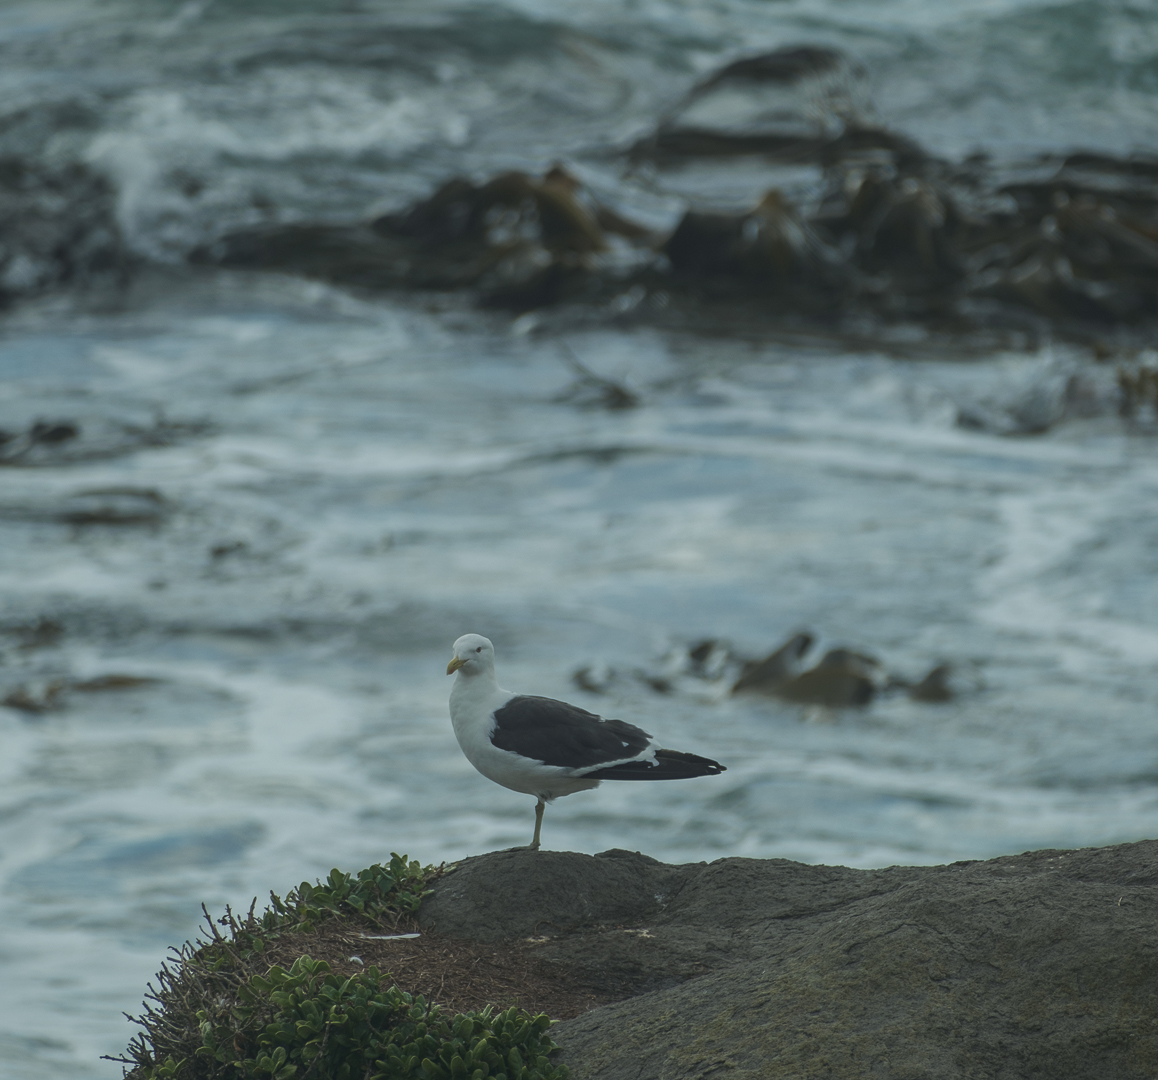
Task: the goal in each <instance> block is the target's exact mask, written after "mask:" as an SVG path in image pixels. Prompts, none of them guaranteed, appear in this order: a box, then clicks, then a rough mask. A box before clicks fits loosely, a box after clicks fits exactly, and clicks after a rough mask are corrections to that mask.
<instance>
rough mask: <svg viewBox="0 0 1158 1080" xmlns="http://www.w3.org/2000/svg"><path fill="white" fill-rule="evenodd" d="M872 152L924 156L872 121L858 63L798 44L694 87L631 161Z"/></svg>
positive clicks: (830, 157)
mask: <svg viewBox="0 0 1158 1080" xmlns="http://www.w3.org/2000/svg"><path fill="white" fill-rule="evenodd" d="M874 152H875V153H876V154H882V153H883V154H884V155H885V156H886V157H893V156H896V157H898V158H900V159H903V160H906V161H908V160H910V159H919V158H922V157H923V156H924V155H923V154H922V153H921V151H920V150H919V148H918V147H917V146H916V144H914V143H912V142H911V141H910V140H907V139H904V138H903V137H902V136H899V135H896V134H894V133H892V132H888V131H886V130H884V129H882V128H880V127H879V126H878V125H877V124H876V123H875V110H874V109H873V106H872V102H871V99H870V95H869V92H868V72H867V71H866V70H865V68H864V67H863V66H862V65H861V64H859V63H857V62H856V61H855V60H853V59H851V58H850V57H848V56H847V55H845V54H844V53H842V52H840V51H839V50H836V49H831V48H827V47H824V46H816V45H798V46H792V47H788V48H784V49H777V50H775V51H773V52H770V53H762V54H759V55H755V56H748V57H742V58H740V59H738V60H734V61H732V62H731V63H729V64H726V65H724V67H722V68H721V69H720V70H719V71H717V72H715V73H713V74H712V75H709V76H708V77H707V78H705V79H703V80H702V81H701V82H699V83H697V84H696V85H695V86H694V87H693V88H692V89H691V90H690V91H689V93H688V94H687V96H686V97H685V98H684V99H683V100H682V101H681V102H680V103H679V104H678V105H677V106H676V107H675V108H674V109H673V110H672V111H671V112H669V113H668V114H667V115H666V116H665V117H663V118H662V119H661V121H660V122H659V124H658V125H657V127H656V130H655V132H654V133H653V134H651V135H650V136H648V137H646V138H644V139H641V140H640V141H639V142H637V143H636V144H635V145H634V146H633V147H632V148H631V157H632V159H633V160H635V161H637V162H638V161H642V160H650V161H655V162H659V163H661V164H663V163H665V162H673V161H677V162H678V161H679V160H681V159H687V158H705V157H708V158H722V157H737V156H745V155H753V154H758V155H760V156H762V157H766V158H768V159H770V160H772V161H779V162H784V163H793V164H795V163H799V162H816V163H819V164H826V165H831V164H834V163H836V162H837V161H840V160H843V159H844V158H846V157H861V156H865V155H868V156H870V157H871V156H873V155H874Z"/></svg>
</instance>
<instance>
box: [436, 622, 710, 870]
mask: <svg viewBox="0 0 1158 1080" xmlns="http://www.w3.org/2000/svg"><path fill="white" fill-rule="evenodd" d="M455 672H458V677H457V678H456V679H455V680H454V687H453V688H452V689H451V691H450V722H451V724H452V725H453V726H454V735H455V738H456V739H458V745H459V746H460V747H462V752H463V753H464V754H465V755H466V759H467V761H469V762H470V763H471V764H472V765H473V766H474V767H475V768H476V769H478V771H479V772H480V773H482V774H483V776H485V777H486V778H487V779H488V780H493V781H494V782H495V783H496V784H502V786H503V787H506V788H510V789H511V790H512V791H521V792H524V793H525V794H527V795H534V796H535V798H536V800H537V801H536V803H535V835H534V838H533V839H532V840H531V844H530V850H531V851H538V850H539V833H540V831H541V829H542V827H543V810H544V808H545V807H546V805H547V803H549V802H551V801H553V800H554V799H557V798H559V797H560V796H562V795H571V794H573V793H574V792H576V791H587V790H588V789H590V788H596V787H598V786H599V782H600V781H601V780H685V779H687V778H689V777H692V776H715V775H716V774H718V773H722V772H723V771H724V766H723V765H721V764H720V763H719V762H718V761H712V760H711V759H710V758H705V757H699V756H698V755H697V754H685V753H683V752H681V751H679V750H663V749H661V748H660V746H659V743H657V742H656V740H655V739H653V738H652V737H651V736H650V735H649V734H648V733H647V732H646V731H643V730H642V729H641V728H637V727H636V726H635V725H634V724H628V723H626V722H625V721H623V720H606V719H604V718H603V717H602V716H596V715H595V714H594V713H589V712H587V711H586V710H585V709H580V708H578V707H576V706H575V705H568V704H567V703H566V702H565V701H555V700H554V699H553V698H545V697H528V696H527V695H524V694H512V693H511V691H509V690H502V689H500V687H499V684H498V682H497V681H496V680H495V647H494V645H492V644H491V643H490V641H489V640H488V639H487V638H485V637H482V636H481V635H480V634H464V635H463V636H462V637H460V638H459V639H458V640H457V641H456V642H455V643H454V658H453V659H452V660H451V661H450V663H449V664H447V665H446V673H447V675H453V674H454V673H455Z"/></svg>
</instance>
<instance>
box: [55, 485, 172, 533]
mask: <svg viewBox="0 0 1158 1080" xmlns="http://www.w3.org/2000/svg"><path fill="white" fill-rule="evenodd" d="M170 509H171V508H170V506H169V502H168V500H167V499H166V498H165V497H164V496H163V495H162V494H161V493H160V492H159V491H154V490H153V489H152V488H132V487H109V488H94V489H92V490H91V491H81V492H78V493H77V494H76V495H74V496H72V497H71V498H70V499H69V505H68V506H67V507H65V508H64V509H63V510H61V511H60V512H59V520H60V521H62V522H64V523H65V524H68V525H159V524H160V523H161V522H162V521H164V520H165V518H166V517H168V515H169V513H170Z"/></svg>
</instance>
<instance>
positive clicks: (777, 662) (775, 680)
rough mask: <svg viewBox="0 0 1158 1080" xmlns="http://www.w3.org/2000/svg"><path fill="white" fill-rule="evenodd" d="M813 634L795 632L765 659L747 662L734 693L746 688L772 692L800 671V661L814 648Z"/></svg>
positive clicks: (734, 685) (762, 692) (735, 684)
mask: <svg viewBox="0 0 1158 1080" xmlns="http://www.w3.org/2000/svg"><path fill="white" fill-rule="evenodd" d="M812 641H813V638H812V635H811V634H809V633H808V632H807V631H801V632H800V633H797V634H793V635H792V637H790V638H789V639H788V640H787V641H786V642H784V644H783V645H781V646H780V648H778V649H776V650H775V651H774V652H773V653H772V654H771V655H769V656H766V657H765V658H764V659H763V660H759V661H756V662H753V663H749V664H745V665H744V670H743V671H742V673H741V674H740V677H739V678H738V679H737V680H736V682H735V683H734V684H733V685H732V693H733V694H735V693H742V692H743V691H745V690H748V691H755V692H757V693H761V694H767V693H772V692H773V691H775V690H776V688H777V687H779V686H781V685H783V684H784V683H785V682H787V681H788V680H789V679H791V678H793V677H795V676H796V675H797V674H799V672H800V661H801V659H802V658H803V656H804V654H805V653H806V652H808V650H809V649H811V648H812Z"/></svg>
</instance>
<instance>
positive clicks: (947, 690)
mask: <svg viewBox="0 0 1158 1080" xmlns="http://www.w3.org/2000/svg"><path fill="white" fill-rule="evenodd" d="M952 673H953V667H952V665H951V664H938V665H937V666H936V667H935V668H933V669H932V670H931V671H930V672H929V674H928V675H926V676H925V677H924V678H923V679H922V680H921V681H920V682H919V683H917V685H916V686H913V687H910V688H909V697H911V698H912V699H913V700H914V701H927V702H930V703H933V704H939V703H941V702H945V701H952V700H953V697H954V694H953V687H952V686H951V685H950V682H949V678H950V676H951V675H952Z"/></svg>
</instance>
